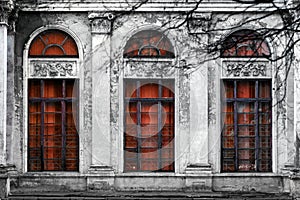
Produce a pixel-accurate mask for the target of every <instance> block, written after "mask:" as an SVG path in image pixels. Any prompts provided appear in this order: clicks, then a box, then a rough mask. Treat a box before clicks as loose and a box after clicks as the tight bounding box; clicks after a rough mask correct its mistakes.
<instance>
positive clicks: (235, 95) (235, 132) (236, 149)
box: [233, 81, 239, 171]
mask: <svg viewBox="0 0 300 200" xmlns="http://www.w3.org/2000/svg"><path fill="white" fill-rule="evenodd" d="M233 91H234V94H233V95H234V96H233V97H234V99H235V101H234V108H233V109H234V120H233V121H234V151H235V159H234V164H235V171H238V165H239V163H238V126H237V121H238V118H237V101H236V97H237V94H236V93H237V83H236V81H234V90H233Z"/></svg>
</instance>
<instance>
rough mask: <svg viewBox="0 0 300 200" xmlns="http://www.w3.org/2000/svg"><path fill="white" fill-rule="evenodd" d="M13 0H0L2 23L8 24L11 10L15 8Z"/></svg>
mask: <svg viewBox="0 0 300 200" xmlns="http://www.w3.org/2000/svg"><path fill="white" fill-rule="evenodd" d="M14 7H15V5H14V1H13V0H3V1H0V23H5V24H8V18H9V17H10V14H11V12H12V11H13V10H14Z"/></svg>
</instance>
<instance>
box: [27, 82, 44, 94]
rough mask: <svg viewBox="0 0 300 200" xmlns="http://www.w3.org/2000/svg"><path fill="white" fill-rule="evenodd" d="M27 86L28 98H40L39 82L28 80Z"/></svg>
mask: <svg viewBox="0 0 300 200" xmlns="http://www.w3.org/2000/svg"><path fill="white" fill-rule="evenodd" d="M28 84H29V86H28V93H29V94H28V97H29V98H32V97H41V81H40V80H30V81H29V83H28Z"/></svg>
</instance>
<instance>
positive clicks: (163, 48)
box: [123, 30, 175, 58]
mask: <svg viewBox="0 0 300 200" xmlns="http://www.w3.org/2000/svg"><path fill="white" fill-rule="evenodd" d="M123 56H124V57H125V58H136V57H158V58H174V57H175V56H174V48H173V46H172V44H171V42H170V40H169V39H168V38H167V37H166V36H165V35H164V34H162V33H160V32H158V31H155V30H145V31H140V32H138V33H136V34H135V35H133V36H132V37H131V38H130V39H129V40H128V42H127V44H126V46H125V50H124V54H123Z"/></svg>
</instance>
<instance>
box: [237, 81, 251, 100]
mask: <svg viewBox="0 0 300 200" xmlns="http://www.w3.org/2000/svg"><path fill="white" fill-rule="evenodd" d="M237 98H255V81H237Z"/></svg>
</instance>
